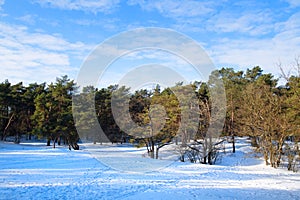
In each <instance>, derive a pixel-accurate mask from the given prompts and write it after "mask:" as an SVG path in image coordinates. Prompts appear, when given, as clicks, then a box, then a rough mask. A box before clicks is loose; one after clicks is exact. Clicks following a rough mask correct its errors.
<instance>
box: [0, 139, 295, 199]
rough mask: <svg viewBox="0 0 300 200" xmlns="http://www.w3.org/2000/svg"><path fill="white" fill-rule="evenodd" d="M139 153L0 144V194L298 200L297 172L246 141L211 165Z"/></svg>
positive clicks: (120, 149)
mask: <svg viewBox="0 0 300 200" xmlns="http://www.w3.org/2000/svg"><path fill="white" fill-rule="evenodd" d="M81 147H82V146H81ZM227 147H228V145H227ZM166 149H167V148H166ZM162 150H163V149H162ZM163 153H165V152H163V151H162V154H163ZM144 154H145V149H143V148H141V149H136V148H134V147H132V146H130V145H128V144H124V145H108V144H103V145H99V144H96V145H92V144H87V145H84V147H83V148H82V149H81V150H79V151H69V150H68V148H66V147H58V148H56V149H53V148H52V147H46V146H44V144H37V143H29V142H27V143H21V144H20V145H16V144H12V143H6V142H1V143H0V195H1V196H0V199H73V200H74V199H180V200H183V199H265V200H267V199H300V174H299V173H294V172H289V171H287V170H286V169H281V168H279V169H274V168H271V167H269V166H265V165H264V162H263V160H262V159H259V158H256V157H255V153H253V150H252V149H251V147H250V146H249V143H248V142H247V141H246V139H245V138H239V139H238V141H237V152H236V153H235V154H233V153H231V152H230V149H229V147H228V148H227V149H226V153H225V154H224V155H223V157H222V159H221V160H220V161H219V162H218V163H217V164H216V165H212V166H211V165H202V164H198V163H197V164H192V163H188V162H185V163H182V162H179V161H174V160H172V159H170V160H164V159H161V160H151V159H149V158H146V157H145V156H143V155H144ZM143 166H144V167H143ZM151 169H152V170H151Z"/></svg>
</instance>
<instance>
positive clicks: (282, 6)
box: [0, 0, 300, 85]
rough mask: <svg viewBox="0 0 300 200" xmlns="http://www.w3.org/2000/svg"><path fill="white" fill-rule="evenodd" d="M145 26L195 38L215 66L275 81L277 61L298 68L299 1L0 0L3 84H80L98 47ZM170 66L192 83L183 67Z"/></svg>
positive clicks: (112, 77) (117, 74)
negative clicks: (66, 80) (257, 72)
mask: <svg viewBox="0 0 300 200" xmlns="http://www.w3.org/2000/svg"><path fill="white" fill-rule="evenodd" d="M140 27H162V28H169V29H173V30H175V31H178V32H180V33H183V34H185V35H187V36H189V37H191V38H192V39H194V40H196V41H197V42H199V43H200V44H201V45H202V47H203V48H204V50H205V51H206V52H207V54H208V55H209V57H210V58H211V60H212V61H213V63H214V64H215V66H216V67H217V68H220V67H233V68H235V69H237V70H239V69H241V70H245V69H247V68H252V67H254V66H256V65H259V66H261V67H262V68H263V69H264V71H265V72H268V73H269V72H270V73H273V74H274V75H276V76H278V75H279V74H280V71H279V68H278V64H279V63H281V66H282V67H283V68H284V69H285V70H286V71H289V70H293V66H295V58H297V57H299V56H300V0H274V1H271V0H270V1H259V0H249V1H235V0H220V1H210V0H203V1H192V0H191V1H188V0H186V1H175V0H159V1H156V0H152V1H146V0H141V1H139V0H128V1H125V0H124V1H119V0H21V1H20V0H0V70H1V73H0V81H1V82H2V81H4V80H5V79H8V80H9V81H10V82H13V83H16V82H19V81H23V82H24V83H25V84H26V83H31V82H38V83H41V82H48V83H50V82H51V81H55V78H56V77H58V76H62V75H65V74H67V75H68V76H69V77H71V78H72V79H76V77H77V74H78V72H79V70H80V67H81V65H82V63H83V62H84V59H85V58H86V57H87V56H88V55H89V53H90V52H91V51H92V50H93V49H94V48H95V47H96V46H97V45H98V44H100V43H101V42H103V41H104V40H105V39H107V38H109V37H111V36H113V35H116V34H118V33H120V32H123V31H128V30H131V29H134V28H140ZM148 53H149V52H148ZM151 54H152V55H157V57H156V58H153V56H152V61H151V62H153V60H154V59H156V60H157V62H158V61H160V62H161V60H162V57H163V56H162V55H161V54H159V53H156V54H155V53H154V54H153V52H152V53H151ZM141 56H142V57H143V56H145V55H138V54H133V55H130V56H129V57H130V59H131V60H135V61H136V59H138V58H140V57H141ZM154 57H155V56H154ZM135 58H136V59H135ZM144 58H145V57H144ZM125 60H126V59H125ZM175 60H176V59H175ZM127 61H128V59H127ZM164 62H167V61H165V60H164ZM168 63H169V64H170V65H172V64H173V65H177V66H176V67H177V69H178V71H179V73H182V74H185V75H187V76H190V79H191V80H192V79H195V78H194V77H193V73H192V72H190V71H189V70H186V68H185V67H182V68H180V65H181V64H182V65H184V64H183V63H182V62H180V61H178V60H177V61H174V59H173V60H172V62H168ZM126 64H128V62H125V61H124V62H123V63H122V64H120V62H119V65H116V66H114V67H111V69H110V70H108V72H107V74H106V78H105V77H104V78H103V80H102V81H103V83H102V85H109V84H114V83H116V82H118V80H119V79H120V78H121V77H122V73H126V70H124V69H127V68H126ZM128 65H130V64H128ZM127 70H128V69H127ZM189 73H190V74H189Z"/></svg>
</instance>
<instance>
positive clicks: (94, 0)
mask: <svg viewBox="0 0 300 200" xmlns="http://www.w3.org/2000/svg"><path fill="white" fill-rule="evenodd" d="M35 2H37V3H39V4H40V5H42V6H50V7H55V8H60V9H64V10H83V11H86V12H92V13H97V12H103V13H111V12H112V11H113V10H114V9H115V8H116V7H117V6H118V4H119V0H35Z"/></svg>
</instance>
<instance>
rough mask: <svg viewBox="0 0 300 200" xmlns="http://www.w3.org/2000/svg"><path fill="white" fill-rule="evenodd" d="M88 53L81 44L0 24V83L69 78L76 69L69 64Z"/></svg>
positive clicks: (85, 47) (22, 27)
mask: <svg viewBox="0 0 300 200" xmlns="http://www.w3.org/2000/svg"><path fill="white" fill-rule="evenodd" d="M89 50H90V47H89V46H86V45H84V44H83V43H80V42H77V43H70V42H68V41H66V40H64V39H63V38H61V37H59V36H54V35H49V34H42V33H30V32H29V31H28V30H27V28H26V27H24V26H13V25H7V24H3V23H0V70H1V73H0V81H4V80H5V79H8V80H9V81H11V82H19V81H24V82H25V83H31V82H51V81H55V78H56V77H58V76H62V75H65V74H68V75H71V76H72V75H74V72H75V71H76V70H78V69H79V66H72V60H73V59H75V60H76V59H77V60H78V59H79V60H80V59H83V58H84V56H86V55H87V53H88V52H89ZM78 64H80V63H78ZM72 78H75V77H72Z"/></svg>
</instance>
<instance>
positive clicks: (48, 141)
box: [47, 138, 51, 146]
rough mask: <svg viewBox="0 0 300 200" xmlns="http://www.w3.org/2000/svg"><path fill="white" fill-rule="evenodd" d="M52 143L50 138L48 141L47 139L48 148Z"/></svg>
mask: <svg viewBox="0 0 300 200" xmlns="http://www.w3.org/2000/svg"><path fill="white" fill-rule="evenodd" d="M50 142H51V139H50V138H48V139H47V146H50Z"/></svg>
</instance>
